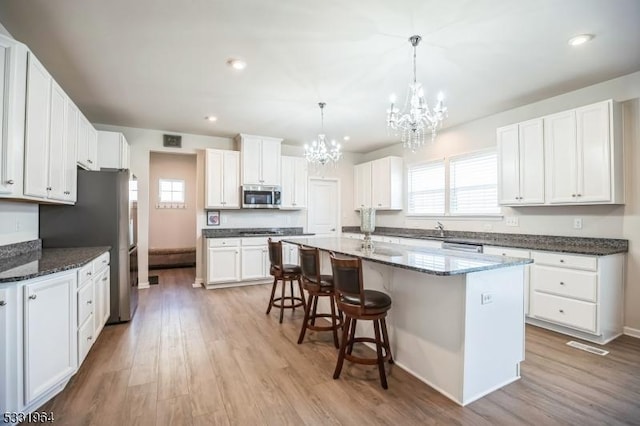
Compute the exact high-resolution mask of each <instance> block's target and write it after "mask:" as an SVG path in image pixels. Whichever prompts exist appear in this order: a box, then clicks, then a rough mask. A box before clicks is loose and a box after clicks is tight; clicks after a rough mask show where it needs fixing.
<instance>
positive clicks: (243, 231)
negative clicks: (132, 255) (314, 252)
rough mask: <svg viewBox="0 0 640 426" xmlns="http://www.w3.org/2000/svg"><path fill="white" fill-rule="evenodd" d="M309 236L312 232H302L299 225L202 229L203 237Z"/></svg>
mask: <svg viewBox="0 0 640 426" xmlns="http://www.w3.org/2000/svg"><path fill="white" fill-rule="evenodd" d="M297 235H302V236H311V235H314V234H307V233H304V231H303V229H302V228H301V227H298V228H226V229H224V228H223V229H212V228H205V229H203V230H202V236H203V237H205V238H244V237H273V236H276V237H280V236H297Z"/></svg>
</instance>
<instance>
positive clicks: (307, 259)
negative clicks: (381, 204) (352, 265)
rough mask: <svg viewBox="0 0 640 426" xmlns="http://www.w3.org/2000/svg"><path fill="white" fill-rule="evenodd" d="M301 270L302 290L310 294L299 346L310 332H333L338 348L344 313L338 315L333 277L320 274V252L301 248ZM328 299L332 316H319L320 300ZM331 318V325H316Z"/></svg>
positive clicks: (334, 342)
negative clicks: (318, 321) (317, 321)
mask: <svg viewBox="0 0 640 426" xmlns="http://www.w3.org/2000/svg"><path fill="white" fill-rule="evenodd" d="M298 252H299V253H300V268H301V269H302V288H304V289H305V290H307V292H308V293H309V295H308V297H307V305H306V307H305V310H304V321H302V328H301V329H300V337H298V344H300V343H302V341H303V340H304V335H305V333H306V332H307V329H308V330H314V331H333V344H334V345H335V346H336V348H338V347H340V346H339V343H338V330H339V329H340V328H341V327H342V323H343V320H342V312H340V311H338V314H336V300H335V292H334V291H333V276H331V275H321V274H320V250H318V249H317V248H310V247H300V249H299V251H298ZM320 297H328V298H329V303H330V304H331V313H330V314H326V313H324V314H319V313H317V310H318V299H319V298H320ZM318 318H330V319H331V325H316V319H318Z"/></svg>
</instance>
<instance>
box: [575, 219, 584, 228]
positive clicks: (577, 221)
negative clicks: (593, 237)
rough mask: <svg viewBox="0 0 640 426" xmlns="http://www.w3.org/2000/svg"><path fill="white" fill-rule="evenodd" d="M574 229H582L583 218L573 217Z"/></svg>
mask: <svg viewBox="0 0 640 426" xmlns="http://www.w3.org/2000/svg"><path fill="white" fill-rule="evenodd" d="M573 229H582V218H581V217H576V218H574V219H573Z"/></svg>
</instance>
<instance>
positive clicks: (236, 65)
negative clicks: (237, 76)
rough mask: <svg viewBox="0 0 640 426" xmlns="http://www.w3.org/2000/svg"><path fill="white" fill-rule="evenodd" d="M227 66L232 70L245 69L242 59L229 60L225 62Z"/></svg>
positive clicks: (245, 65) (245, 64)
mask: <svg viewBox="0 0 640 426" xmlns="http://www.w3.org/2000/svg"><path fill="white" fill-rule="evenodd" d="M227 65H229V66H230V67H231V68H233V69H234V70H238V71H242V70H243V69H245V68H246V67H247V63H246V62H245V61H243V60H242V59H233V58H232V59H229V60H227Z"/></svg>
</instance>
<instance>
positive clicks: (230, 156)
mask: <svg viewBox="0 0 640 426" xmlns="http://www.w3.org/2000/svg"><path fill="white" fill-rule="evenodd" d="M205 170H206V171H205V174H206V180H205V206H206V208H223V209H239V208H240V180H239V176H240V155H239V153H238V151H227V150H221V149H207V150H206V158H205Z"/></svg>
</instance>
